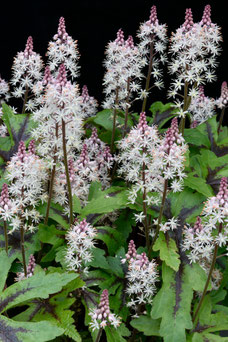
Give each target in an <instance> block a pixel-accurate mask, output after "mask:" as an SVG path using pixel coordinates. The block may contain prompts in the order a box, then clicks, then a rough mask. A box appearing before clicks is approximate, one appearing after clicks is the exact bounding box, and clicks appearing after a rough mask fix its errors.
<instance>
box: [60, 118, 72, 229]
mask: <svg viewBox="0 0 228 342" xmlns="http://www.w3.org/2000/svg"><path fill="white" fill-rule="evenodd" d="M62 142H63V158H64V166H65V173H66V179H67V189H68V200H69V209H70V220H69V223H70V225H71V224H72V223H73V201H72V192H71V184H70V176H69V170H68V162H67V150H66V124H65V121H64V120H63V119H62Z"/></svg>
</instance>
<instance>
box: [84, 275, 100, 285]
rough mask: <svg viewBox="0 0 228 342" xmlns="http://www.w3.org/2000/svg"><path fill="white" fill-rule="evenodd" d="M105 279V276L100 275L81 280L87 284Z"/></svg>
mask: <svg viewBox="0 0 228 342" xmlns="http://www.w3.org/2000/svg"><path fill="white" fill-rule="evenodd" d="M96 280H97V281H105V278H102V277H100V278H99V277H90V278H86V279H83V281H84V282H85V283H86V285H87V286H88V285H89V284H91V283H93V282H94V281H96Z"/></svg>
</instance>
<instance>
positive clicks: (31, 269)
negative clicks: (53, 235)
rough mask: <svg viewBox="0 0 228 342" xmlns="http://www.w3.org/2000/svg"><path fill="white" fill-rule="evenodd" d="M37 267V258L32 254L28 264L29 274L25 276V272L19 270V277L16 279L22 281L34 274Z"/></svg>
mask: <svg viewBox="0 0 228 342" xmlns="http://www.w3.org/2000/svg"><path fill="white" fill-rule="evenodd" d="M35 267H36V260H35V258H34V255H32V254H31V255H30V257H29V262H28V265H27V276H25V273H24V272H18V273H17V277H16V278H15V281H21V280H24V279H27V278H30V277H32V276H33V274H34V270H35Z"/></svg>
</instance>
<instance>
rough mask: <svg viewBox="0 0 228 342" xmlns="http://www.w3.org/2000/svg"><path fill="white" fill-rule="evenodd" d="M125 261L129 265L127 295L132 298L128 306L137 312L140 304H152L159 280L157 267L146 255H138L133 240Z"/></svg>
mask: <svg viewBox="0 0 228 342" xmlns="http://www.w3.org/2000/svg"><path fill="white" fill-rule="evenodd" d="M125 261H126V262H127V263H128V271H127V274H126V278H127V280H128V284H127V288H126V293H127V294H128V295H129V297H130V301H129V302H128V303H127V306H128V307H130V308H132V309H134V310H137V306H138V305H139V304H151V303H152V298H153V296H154V293H155V291H156V287H155V282H156V281H157V278H158V271H157V265H156V263H155V261H154V260H152V261H149V259H148V258H147V256H146V254H145V253H142V254H137V252H136V248H135V244H134V241H133V240H131V241H130V242H129V245H128V252H127V254H126V260H123V262H125Z"/></svg>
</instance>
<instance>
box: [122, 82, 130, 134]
mask: <svg viewBox="0 0 228 342" xmlns="http://www.w3.org/2000/svg"><path fill="white" fill-rule="evenodd" d="M129 98H130V77H128V79H127V98H126V109H125V121H124V132H123V138H124V137H125V135H126V134H127V121H128V113H129V106H130V104H129Z"/></svg>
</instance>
